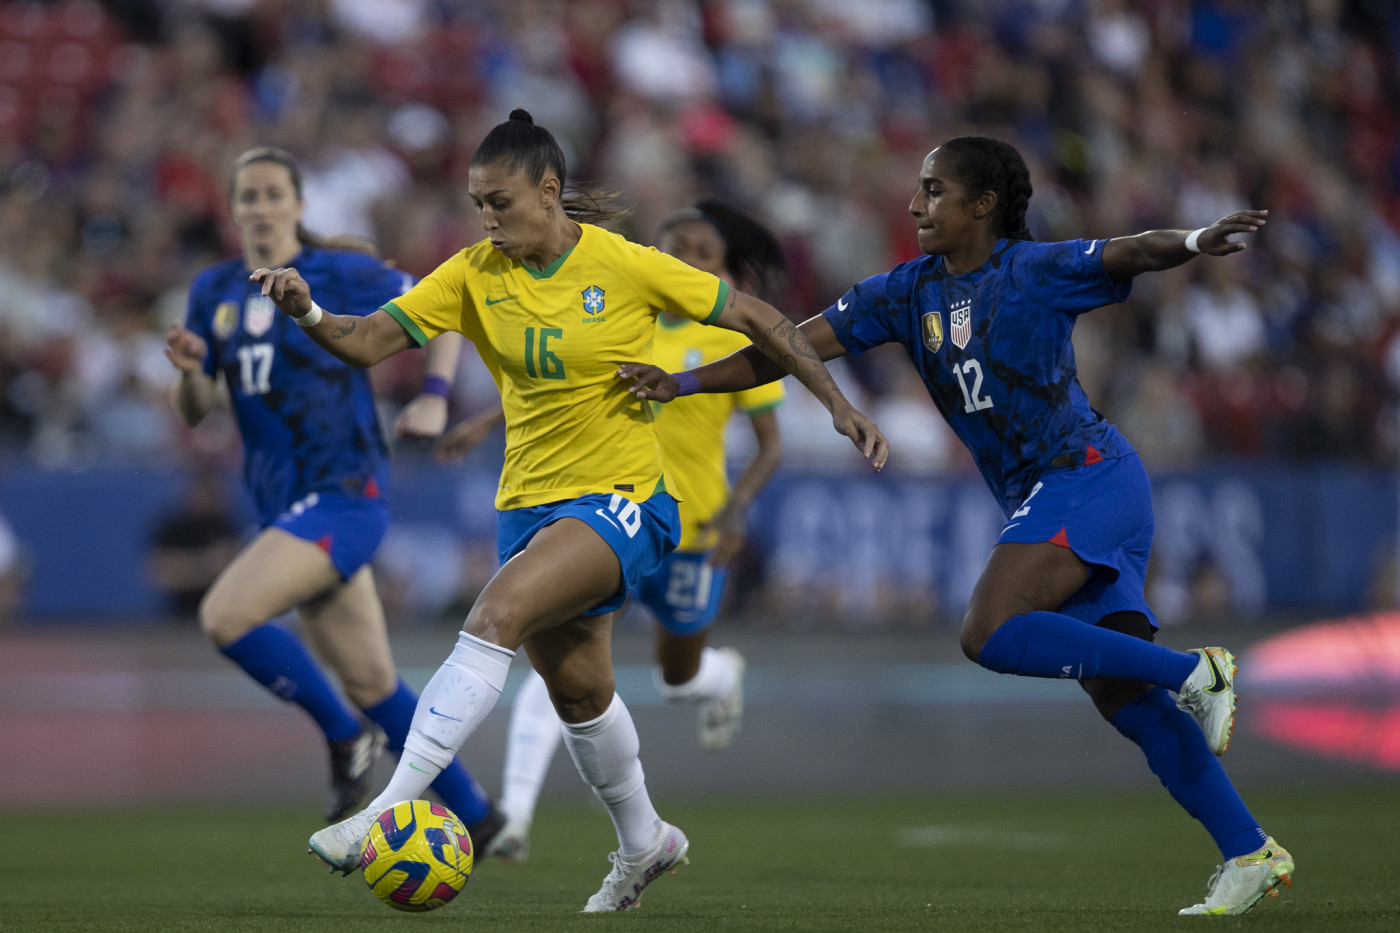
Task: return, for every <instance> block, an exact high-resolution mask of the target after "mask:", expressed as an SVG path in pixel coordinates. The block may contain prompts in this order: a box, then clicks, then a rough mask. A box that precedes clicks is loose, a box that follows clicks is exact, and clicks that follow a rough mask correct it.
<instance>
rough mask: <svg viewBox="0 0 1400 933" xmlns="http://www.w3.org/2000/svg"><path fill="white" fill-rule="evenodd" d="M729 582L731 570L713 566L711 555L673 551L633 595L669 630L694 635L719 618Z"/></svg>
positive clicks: (678, 633)
mask: <svg viewBox="0 0 1400 933" xmlns="http://www.w3.org/2000/svg"><path fill="white" fill-rule="evenodd" d="M728 582H729V571H728V570H726V569H724V568H718V569H717V568H715V567H714V566H713V565H711V564H710V555H709V553H708V552H704V551H701V552H692V551H672V552H671V553H670V554H667V555H666V556H665V558H663V559H662V561H661V566H660V567H657V568H656V572H655V573H653V574H651V575H650V576H648V577H647V578H646V579H645V580H643V581H642V582H641V583H640V584H638V585H637V586H635V587H633V588H632V591H631V593H632V598H633V599H635V600H637V602H639V603H641V604H642V605H643V606H646V607H647V608H648V609H650V610H651V612H652V614H653V615H655V616H656V621H657V622H658V623H660V625H661V627H662V628H664V629H665V630H666V631H668V632H670V633H672V634H673V635H694V634H695V633H696V632H703V631H704V630H705V629H707V628H709V627H710V624H711V623H713V622H714V621H715V616H717V615H719V605H720V603H721V602H722V601H723V600H724V587H725V585H726V584H727V583H728Z"/></svg>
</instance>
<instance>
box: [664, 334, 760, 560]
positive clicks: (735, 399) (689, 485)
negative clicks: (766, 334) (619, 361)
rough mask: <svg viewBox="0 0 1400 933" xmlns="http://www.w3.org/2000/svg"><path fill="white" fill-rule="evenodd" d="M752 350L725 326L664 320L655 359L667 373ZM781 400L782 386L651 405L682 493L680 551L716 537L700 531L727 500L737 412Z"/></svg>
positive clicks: (704, 546) (701, 547)
mask: <svg viewBox="0 0 1400 933" xmlns="http://www.w3.org/2000/svg"><path fill="white" fill-rule="evenodd" d="M747 346H749V338H747V337H745V336H744V335H743V334H739V333H735V332H734V331H732V330H725V329H724V328H722V327H701V326H700V325H699V324H696V323H694V322H693V321H687V320H677V319H676V318H672V317H670V316H666V317H663V318H662V319H661V321H660V323H659V324H658V325H657V328H656V349H655V355H654V356H653V358H652V362H654V363H655V364H656V365H657V366H660V367H661V368H662V369H664V370H666V371H667V372H672V373H676V372H680V371H681V370H685V369H694V368H695V367H697V366H703V365H704V364H706V363H713V362H714V361H715V360H717V359H720V358H721V357H725V356H728V355H729V354H731V353H733V352H734V351H736V350H742V349H743V348H744V347H747ZM782 401H783V383H782V381H781V380H780V381H778V382H770V383H768V384H767V385H761V386H757V387H755V388H752V389H745V390H744V391H742V392H713V393H711V392H698V393H696V394H695V395H687V396H686V397H685V398H678V399H676V400H675V401H673V402H668V403H667V404H665V405H653V406H652V407H653V410H654V411H655V414H656V433H657V436H658V437H660V438H661V456H662V459H663V460H664V461H665V463H666V475H667V476H668V477H669V478H670V479H671V480H672V481H673V482H674V484H675V485H676V486H677V487H679V488H680V491H681V495H682V496H684V497H685V498H684V501H682V502H681V506H680V512H681V543H680V546H679V547H678V548H677V550H680V551H708V550H709V549H710V548H712V547H714V540H713V534H709V535H707V534H705V533H703V532H702V531H701V530H700V526H701V525H703V524H705V523H706V522H708V521H709V520H710V519H711V518H713V517H714V514H715V513H716V512H718V511H719V510H720V508H721V507H723V505H724V503H725V501H726V500H728V498H729V477H728V476H727V475H726V473H725V463H724V431H725V427H726V425H727V424H728V422H729V417H730V415H732V414H733V413H734V411H735V410H736V409H742V410H743V411H744V412H745V413H747V414H750V415H755V414H758V413H759V412H762V411H768V410H769V409H772V408H776V407H777V406H778V405H779V404H781V403H782Z"/></svg>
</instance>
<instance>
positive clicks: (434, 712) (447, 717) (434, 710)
mask: <svg viewBox="0 0 1400 933" xmlns="http://www.w3.org/2000/svg"><path fill="white" fill-rule="evenodd" d="M428 712H430V713H432V714H433V715H434V716H441V717H442V718H443V719H450V720H452V721H453V722H461V721H462V720H460V719H458V718H457V717H456V716H449V715H447V714H446V713H439V712H438V711H437V707H436V706H430V707H428Z"/></svg>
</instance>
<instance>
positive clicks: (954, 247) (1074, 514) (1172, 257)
mask: <svg viewBox="0 0 1400 933" xmlns="http://www.w3.org/2000/svg"><path fill="white" fill-rule="evenodd" d="M1030 196H1031V182H1030V174H1029V172H1028V171H1027V169H1026V165H1025V162H1024V161H1023V160H1022V159H1021V156H1020V154H1019V153H1018V152H1017V151H1016V150H1015V149H1014V148H1012V147H1011V146H1010V145H1008V144H1006V143H1004V142H1001V141H1000V140H995V139H990V138H987V137H981V136H964V137H958V138H956V139H952V140H949V141H948V142H946V143H944V144H943V145H941V146H939V147H938V148H937V149H935V150H934V151H933V152H931V153H930V154H929V155H928V157H927V158H926V159H925V160H924V163H923V166H922V169H921V171H920V175H919V189H918V192H917V193H916V194H915V195H914V198H913V201H912V202H911V203H910V205H909V212H910V213H911V214H912V215H913V217H914V220H915V223H916V225H917V227H918V239H919V246H920V248H921V249H922V250H923V252H924V254H925V255H923V256H921V257H920V258H918V259H915V260H912V261H910V262H907V263H904V264H902V265H899V266H896V267H895V268H894V269H892V270H891V271H889V272H887V273H884V274H881V275H877V276H874V277H873V278H869V279H866V280H865V281H863V282H860V283H858V284H857V285H855V286H854V287H853V288H852V289H851V290H850V291H848V292H847V293H846V294H844V295H843V296H841V298H840V299H839V300H838V301H837V302H836V304H835V305H834V306H832V307H831V308H828V309H827V310H826V312H825V313H823V314H821V315H818V316H816V317H814V318H812V319H810V320H808V321H807V322H805V323H804V324H803V325H802V331H803V332H804V333H806V334H807V337H808V339H809V340H810V341H811V343H812V346H813V347H814V348H815V349H816V351H817V352H818V353H819V354H820V355H821V356H822V358H823V359H832V358H834V357H837V356H840V355H842V354H845V353H861V352H863V351H865V350H868V349H869V348H871V347H874V346H876V345H878V344H882V343H898V344H900V345H902V346H903V347H904V349H905V352H906V353H907V354H908V356H909V359H910V360H911V361H912V362H913V364H914V366H915V368H916V369H917V370H918V372H919V375H920V376H921V377H922V379H923V381H924V384H925V386H926V387H927V388H928V392H929V395H930V396H932V398H933V400H934V402H936V403H937V405H938V407H939V410H940V411H942V412H943V416H944V417H945V418H946V419H947V421H948V423H949V425H951V427H952V428H953V430H954V431H955V432H956V433H957V435H958V437H960V438H961V439H962V441H963V443H964V444H965V445H966V446H967V448H968V450H969V451H971V452H972V455H973V457H974V458H975V459H976V462H977V466H978V469H979V470H980V471H981V473H982V476H983V478H984V479H986V481H987V485H988V486H990V487H991V489H992V492H993V493H994V494H995V495H996V497H997V499H998V501H999V502H1000V503H1001V506H1002V510H1003V511H1004V512H1005V514H1006V517H1007V522H1006V525H1005V527H1004V528H1003V530H1002V533H1001V536H1000V538H999V540H998V543H997V546H996V547H995V548H994V549H993V551H992V554H991V557H990V558H989V559H988V561H987V566H986V568H985V569H984V570H983V572H982V576H981V578H980V580H979V581H978V584H977V586H976V588H975V590H974V592H973V595H972V599H971V603H970V605H969V607H968V610H967V614H966V617H965V618H964V620H963V626H962V633H961V642H962V648H963V651H964V652H965V653H966V654H967V656H968V657H969V658H971V659H972V660H974V661H976V662H977V663H979V664H981V665H982V666H984V667H987V668H989V669H991V670H994V671H998V672H1001V673H1010V674H1021V675H1024V676H1031V677H1062V678H1074V679H1077V680H1078V681H1079V682H1080V684H1081V685H1082V686H1083V687H1084V689H1085V690H1086V691H1087V692H1088V693H1089V695H1090V697H1092V699H1093V701H1094V703H1095V705H1096V706H1097V708H1098V710H1099V712H1100V713H1101V714H1102V715H1103V716H1104V717H1105V718H1106V719H1108V721H1109V722H1110V723H1112V725H1113V726H1114V727H1115V728H1116V729H1117V730H1118V731H1119V732H1121V733H1122V734H1123V735H1124V736H1126V737H1127V738H1128V739H1130V740H1132V741H1133V742H1134V743H1136V744H1137V745H1138V746H1139V747H1140V748H1141V749H1142V750H1143V752H1144V754H1145V755H1146V756H1147V762H1148V766H1149V767H1150V768H1151V769H1152V771H1153V772H1154V773H1155V774H1156V775H1157V777H1158V778H1159V779H1160V780H1161V782H1162V784H1163V785H1164V786H1165V787H1166V788H1167V790H1168V791H1169V792H1171V794H1172V796H1173V797H1174V798H1175V799H1176V800H1177V802H1178V803H1180V804H1181V805H1182V806H1183V807H1184V808H1185V809H1186V811H1187V812H1188V813H1190V814H1191V815H1192V816H1193V817H1195V818H1196V819H1197V820H1199V821H1200V822H1201V823H1202V824H1203V825H1204V826H1205V828H1206V829H1207V830H1208V831H1209V832H1210V834H1211V836H1212V838H1213V839H1214V840H1215V842H1216V844H1217V845H1218V846H1219V848H1220V851H1221V854H1222V856H1223V857H1224V865H1223V866H1222V868H1221V870H1220V871H1219V872H1218V873H1217V874H1216V875H1215V876H1214V877H1213V878H1212V879H1211V883H1210V890H1209V893H1208V894H1207V896H1206V899H1205V901H1204V902H1203V903H1200V904H1196V905H1194V906H1192V907H1188V908H1185V909H1184V910H1182V911H1181V913H1183V914H1238V913H1243V912H1244V911H1246V910H1248V909H1249V908H1250V907H1252V906H1253V905H1254V904H1255V903H1256V902H1257V901H1258V900H1259V899H1260V898H1262V897H1263V896H1265V895H1266V894H1277V893H1278V888H1279V886H1280V885H1288V884H1289V883H1290V882H1291V873H1292V871H1293V867H1294V865H1293V859H1292V857H1291V856H1290V855H1289V854H1288V853H1287V852H1286V851H1285V850H1284V849H1283V848H1282V847H1280V846H1279V845H1278V844H1277V843H1276V842H1275V841H1274V840H1273V839H1272V838H1271V837H1268V836H1267V835H1265V833H1264V832H1263V831H1262V830H1261V829H1260V828H1259V824H1258V823H1257V822H1256V821H1255V819H1254V818H1253V816H1251V815H1250V812H1249V810H1248V809H1247V808H1246V807H1245V805H1244V803H1243V801H1242V800H1241V799H1240V796H1239V794H1238V793H1237V792H1236V790H1235V788H1234V786H1233V785H1232V784H1231V783H1230V780H1229V778H1228V777H1227V776H1226V774H1225V771H1224V770H1223V769H1222V768H1221V766H1220V763H1219V762H1218V761H1217V760H1216V756H1218V755H1220V754H1223V753H1224V752H1225V750H1226V749H1227V748H1228V746H1229V740H1230V733H1231V730H1232V728H1233V724H1234V707H1235V699H1234V683H1233V681H1234V674H1235V662H1234V658H1233V657H1232V656H1231V655H1230V653H1229V652H1228V651H1225V650H1224V649H1221V648H1202V649H1196V650H1194V651H1191V652H1181V651H1173V650H1171V649H1168V648H1166V647H1163V646H1160V645H1156V644H1153V638H1154V635H1155V631H1156V622H1155V618H1154V616H1153V615H1152V610H1151V609H1149V608H1148V606H1147V602H1146V599H1145V598H1144V595H1143V577H1144V574H1145V572H1146V569H1147V557H1148V551H1149V549H1150V547H1151V542H1152V498H1151V488H1150V486H1149V485H1148V481H1147V475H1146V473H1145V472H1144V470H1143V467H1142V463H1141V462H1140V461H1139V459H1138V456H1137V454H1136V453H1135V452H1134V450H1133V448H1132V446H1131V445H1130V444H1129V443H1128V441H1127V440H1126V439H1125V438H1124V437H1123V436H1122V435H1121V434H1120V433H1119V432H1118V430H1117V429H1116V428H1114V427H1113V425H1111V424H1109V423H1108V422H1107V421H1106V420H1105V419H1104V418H1103V416H1102V415H1100V414H1099V413H1098V412H1097V411H1095V410H1094V409H1093V408H1092V407H1090V405H1089V402H1088V400H1087V399H1086V398H1085V395H1084V391H1083V389H1082V388H1081V387H1080V385H1079V381H1078V378H1077V376H1076V371H1075V363H1074V350H1073V346H1072V344H1071V342H1070V333H1071V331H1072V330H1073V327H1074V321H1075V318H1076V317H1077V316H1078V315H1079V314H1082V313H1083V312H1085V311H1090V310H1092V309H1094V308H1097V307H1099V306H1101V305H1105V304H1113V303H1115V302H1119V301H1122V300H1123V299H1125V298H1126V297H1127V295H1128V292H1129V290H1130V288H1131V284H1132V279H1133V277H1134V276H1137V275H1139V274H1141V273H1143V272H1151V271H1155V270H1160V269H1168V268H1171V267H1173V266H1178V265H1181V264H1182V263H1185V262H1187V261H1189V260H1191V259H1193V258H1195V257H1196V256H1197V255H1200V254H1206V255H1211V256H1226V255H1229V254H1231V253H1234V252H1237V251H1239V250H1242V249H1244V248H1245V244H1244V243H1243V242H1239V241H1232V240H1231V239H1230V237H1231V236H1232V235H1237V234H1250V233H1254V232H1256V231H1258V230H1259V229H1260V228H1261V227H1262V226H1263V225H1264V222H1265V213H1266V212H1264V211H1240V212H1237V213H1234V214H1231V215H1230V216H1228V217H1226V218H1224V219H1222V220H1220V221H1217V222H1216V223H1214V224H1211V225H1210V226H1208V227H1203V228H1201V229H1199V230H1194V231H1190V232H1186V231H1181V230H1153V231H1149V232H1146V233H1141V234H1138V235H1137V236H1128V237H1116V238H1113V239H1106V240H1072V241H1069V242H1061V243H1037V242H1034V241H1033V240H1032V239H1031V236H1030V233H1029V232H1028V231H1027V229H1026V226H1025V215H1026V207H1027V204H1028V202H1029V199H1030ZM781 375H782V374H781V373H780V372H778V371H777V370H776V369H775V368H774V367H772V366H770V365H769V364H768V362H767V361H766V359H764V358H762V357H760V356H757V355H755V354H754V353H752V352H751V351H749V350H747V349H746V350H743V351H741V352H739V353H736V354H733V355H732V356H730V357H726V358H725V359H724V360H722V361H719V362H717V363H714V364H711V365H709V366H705V367H702V368H700V369H697V370H694V371H691V372H685V373H681V374H680V376H679V378H677V377H673V376H670V375H668V374H666V373H664V372H661V371H659V370H657V369H656V368H655V367H651V366H641V365H635V364H629V365H627V366H624V367H622V368H621V370H620V371H619V376H620V377H621V378H623V379H625V380H630V381H632V391H633V392H634V393H635V394H637V395H638V396H640V397H642V398H648V399H654V400H658V401H669V400H670V399H672V398H674V397H675V396H676V395H677V394H681V395H684V394H688V393H689V392H693V391H703V392H733V391H735V390H737V389H742V388H746V387H748V386H752V385H755V384H760V383H763V382H767V381H771V380H773V379H776V378H779V377H780V376H781ZM1172 692H1175V693H1176V694H1177V698H1176V699H1175V700H1173V698H1172V696H1171V693H1172Z"/></svg>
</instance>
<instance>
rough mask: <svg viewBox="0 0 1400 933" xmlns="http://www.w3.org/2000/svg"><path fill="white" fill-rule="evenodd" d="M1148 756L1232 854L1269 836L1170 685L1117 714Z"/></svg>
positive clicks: (1177, 796) (1150, 764) (1121, 727)
mask: <svg viewBox="0 0 1400 933" xmlns="http://www.w3.org/2000/svg"><path fill="white" fill-rule="evenodd" d="M1111 722H1112V723H1113V728H1115V729H1117V730H1118V731H1119V732H1121V733H1123V735H1125V736H1127V737H1128V738H1129V739H1132V740H1133V742H1134V743H1136V744H1137V746H1138V747H1139V748H1141V749H1142V751H1143V754H1145V755H1146V756H1147V766H1148V767H1149V768H1151V769H1152V773H1153V774H1155V775H1157V779H1158V780H1159V781H1161V782H1162V786H1163V787H1165V788H1166V789H1167V791H1168V792H1169V793H1170V794H1171V795H1172V797H1173V799H1175V800H1176V802H1177V803H1179V804H1181V806H1182V807H1183V808H1185V810H1186V812H1187V813H1189V814H1191V815H1192V816H1193V817H1195V818H1196V819H1197V820H1199V821H1200V823H1201V825H1202V826H1204V827H1205V828H1206V831H1207V832H1209V833H1210V836H1211V838H1212V839H1214V840H1215V844H1216V845H1217V846H1219V847H1220V854H1221V855H1222V856H1224V857H1225V858H1226V859H1232V858H1235V857H1236V856H1240V855H1248V854H1249V853H1250V852H1253V851H1254V850H1255V849H1257V848H1259V847H1260V846H1262V845H1263V844H1264V840H1265V839H1266V838H1268V837H1266V836H1265V835H1264V831H1263V830H1262V829H1260V828H1259V824H1258V823H1257V822H1256V821H1255V819H1254V817H1253V816H1251V815H1250V812H1249V808H1248V807H1246V806H1245V805H1244V801H1243V800H1241V799H1240V795H1239V791H1237V790H1235V785H1233V784H1231V783H1230V778H1229V777H1228V776H1227V775H1226V774H1225V769H1224V768H1222V767H1221V766H1220V760H1219V759H1218V758H1216V757H1215V756H1214V755H1213V754H1211V751H1210V748H1209V747H1208V746H1207V745H1206V737H1205V736H1204V735H1202V734H1201V727H1200V726H1199V725H1197V724H1196V720H1195V719H1194V718H1192V716H1191V714H1190V713H1187V712H1184V711H1183V710H1181V709H1180V708H1179V707H1178V706H1177V705H1176V703H1175V702H1174V701H1173V700H1172V698H1171V697H1170V696H1168V695H1167V691H1166V690H1164V689H1162V688H1161V687H1158V688H1157V689H1155V690H1149V691H1148V692H1147V693H1144V694H1143V695H1142V696H1140V697H1138V698H1137V699H1136V700H1134V701H1133V702H1131V703H1129V704H1128V705H1127V706H1125V707H1123V709H1121V710H1119V711H1118V715H1116V716H1114V717H1113V719H1112V720H1111Z"/></svg>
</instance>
